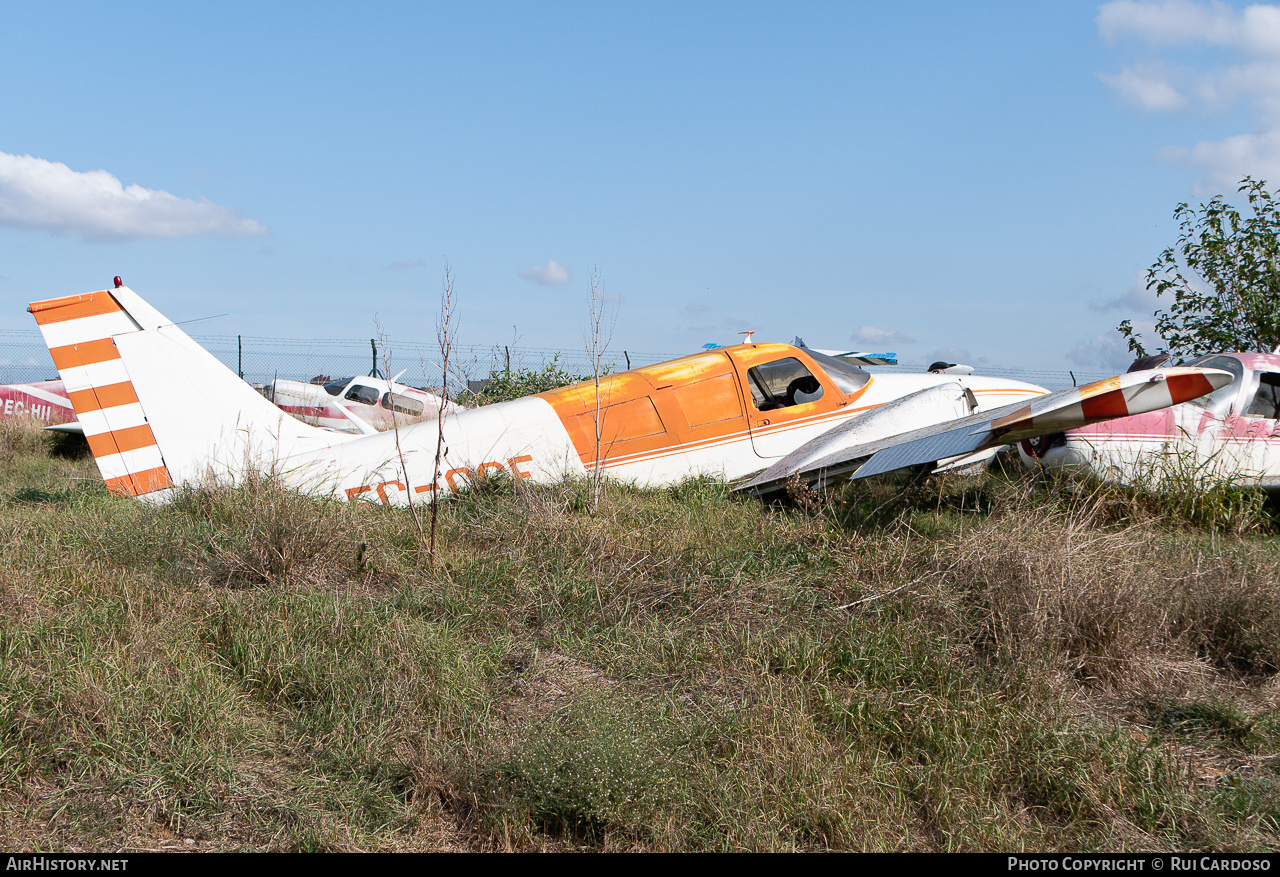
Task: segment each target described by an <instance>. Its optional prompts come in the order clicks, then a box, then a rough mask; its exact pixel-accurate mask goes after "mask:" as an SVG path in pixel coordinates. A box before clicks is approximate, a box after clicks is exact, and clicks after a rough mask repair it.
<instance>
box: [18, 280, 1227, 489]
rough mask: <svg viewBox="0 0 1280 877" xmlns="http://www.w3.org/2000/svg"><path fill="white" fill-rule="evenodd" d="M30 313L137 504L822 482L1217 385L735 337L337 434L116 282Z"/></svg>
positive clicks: (103, 460) (86, 424)
mask: <svg viewBox="0 0 1280 877" xmlns="http://www.w3.org/2000/svg"><path fill="white" fill-rule="evenodd" d="M30 311H31V313H32V315H33V316H34V317H35V319H36V322H37V323H38V324H39V325H40V329H41V331H42V333H43V335H44V338H45V342H46V343H47V344H48V346H49V351H50V353H51V354H52V355H53V361H54V364H55V365H56V366H57V368H58V371H59V373H60V374H61V376H62V380H63V381H64V382H65V384H66V389H67V391H68V395H69V396H70V398H71V404H72V406H73V407H74V408H75V412H76V417H77V418H78V420H79V423H80V425H81V426H82V427H83V430H84V434H85V437H86V438H87V439H88V442H89V447H90V449H91V450H92V452H93V456H94V458H95V460H96V461H97V464H98V468H99V470H100V471H101V472H102V477H103V479H104V480H105V481H106V483H107V486H108V487H109V488H110V489H111V490H112V491H114V492H116V493H121V494H126V495H130V496H135V497H139V498H142V499H145V500H149V501H161V500H164V499H166V498H167V497H168V496H169V495H170V494H171V493H172V491H173V490H174V489H175V488H178V487H181V486H183V485H188V484H201V483H207V482H208V481H209V480H210V479H212V480H213V481H216V482H219V483H230V484H234V483H236V482H238V481H240V480H241V479H243V478H244V477H245V475H246V474H248V473H249V472H251V471H253V470H259V471H269V472H272V473H274V474H275V475H276V476H277V477H279V478H280V479H281V480H282V481H283V482H284V483H286V484H287V485H289V486H290V487H293V488H295V489H297V490H300V491H302V492H305V493H309V494H314V495H329V496H335V497H338V498H342V499H347V500H368V501H377V502H382V503H386V504H390V505H402V504H405V503H408V502H412V501H428V500H430V499H432V498H433V497H435V496H436V495H437V494H443V493H448V492H450V491H454V490H457V489H459V488H460V487H462V486H464V485H465V484H467V483H474V482H475V481H477V480H478V479H482V478H486V477H490V476H493V475H496V474H498V473H505V474H506V475H507V476H508V477H511V478H515V479H529V480H531V481H538V482H549V481H556V480H560V479H563V478H565V477H572V476H574V475H582V474H585V473H587V472H590V471H596V470H599V471H603V472H605V473H607V474H608V475H610V476H612V477H615V478H618V479H620V480H624V481H629V482H633V483H636V484H640V485H650V486H656V485H663V484H671V483H675V482H678V481H681V480H684V479H687V478H690V477H694V476H700V475H711V476H714V477H718V478H722V479H726V480H736V479H740V478H743V477H744V476H748V475H752V474H753V473H757V472H760V471H761V470H765V471H764V472H763V473H762V474H761V475H759V476H758V477H756V478H755V479H753V480H751V481H750V482H748V483H746V484H744V485H742V488H741V489H746V490H750V491H753V492H756V493H761V494H764V493H768V492H770V491H772V490H778V489H780V488H781V486H782V485H783V484H784V483H785V482H786V480H787V479H789V478H791V477H793V476H797V475H798V476H800V477H802V478H804V479H805V480H807V481H809V482H820V483H823V482H826V481H827V480H830V479H832V478H835V477H844V476H846V475H848V474H851V473H852V474H853V475H854V477H863V476H865V475H867V474H872V473H874V472H883V471H889V470H891V469H895V468H899V467H903V466H912V465H919V464H923V463H931V462H936V461H942V462H943V464H944V465H946V464H948V463H956V462H968V461H971V460H974V459H980V455H990V454H991V453H994V449H995V448H996V447H998V446H999V445H1003V444H1006V443H1008V442H1013V441H1018V440H1020V439H1023V438H1027V437H1030V436H1036V435H1042V434H1044V433H1049V432H1057V431H1061V430H1064V429H1070V428H1073V427H1077V426H1083V425H1086V424H1090V423H1096V422H1098V421H1100V420H1105V419H1108V418H1112V417H1122V416H1126V415H1130V414H1136V413H1139V412H1143V411H1150V410H1154V409H1157V408H1162V407H1165V406H1168V405H1172V404H1176V403H1178V402H1182V401H1184V400H1186V399H1191V398H1195V397H1197V396H1201V395H1203V394H1205V393H1210V392H1212V391H1213V390H1214V389H1216V388H1218V387H1221V386H1224V385H1225V384H1226V383H1228V382H1229V381H1230V380H1231V375H1230V374H1228V373H1227V372H1223V371H1216V370H1213V369H1197V368H1181V369H1162V370H1159V371H1158V372H1155V371H1153V372H1149V373H1148V372H1135V373H1131V374H1127V375H1123V376H1120V377H1117V378H1112V379H1109V380H1107V381H1099V382H1097V383H1094V384H1090V385H1088V386H1085V387H1080V388H1078V389H1072V390H1064V391H1062V392H1059V393H1049V392H1048V391H1047V390H1045V389H1043V388H1041V387H1037V386H1034V385H1032V384H1025V383H1022V382H1020V381H1013V380H1007V379H1004V378H987V377H979V376H973V375H963V376H958V375H954V374H886V375H872V374H870V373H869V372H867V371H864V370H863V369H861V368H859V367H857V366H856V365H853V364H850V363H848V362H845V361H843V360H841V359H839V358H837V357H832V356H827V355H825V354H822V353H818V352H815V351H811V350H806V349H801V348H798V347H793V346H791V345H787V344H773V343H746V344H738V345H734V346H732V347H723V348H717V349H714V350H708V351H704V352H699V353H695V354H692V355H690V356H685V357H682V358H680V359H675V360H671V361H669V362H664V363H660V364H658V365H650V366H644V367H642V368H636V369H632V370H630V371H626V372H621V373H618V374H611V375H607V376H603V377H601V378H600V380H599V381H598V382H596V381H588V382H585V383H580V384H575V385H573V386H569V387H563V388H560V389H557V390H551V391H548V392H545V393H539V394H538V395H536V396H529V397H527V398H524V399H516V400H514V401H510V402H503V403H499V404H495V405H489V406H486V407H483V408H477V409H467V410H461V411H455V412H452V413H449V412H445V414H444V416H443V417H440V418H439V419H438V420H432V421H428V422H425V423H417V424H412V425H405V426H399V427H397V428H396V429H393V430H390V431H388V432H382V433H376V434H366V435H350V434H343V433H337V432H332V431H329V430H324V429H320V428H318V427H314V426H311V425H308V424H306V423H303V422H301V421H299V420H297V419H295V418H293V417H290V416H289V415H288V414H286V413H284V412H282V411H281V410H280V409H279V408H277V407H276V406H275V405H273V404H271V402H269V401H268V400H267V399H265V398H263V396H261V395H260V394H259V393H257V392H255V391H254V390H253V389H252V388H251V387H250V386H249V385H248V384H246V383H244V382H243V381H242V380H240V379H239V378H238V377H237V376H236V375H235V374H234V373H232V372H231V371H230V370H229V369H227V368H226V367H225V366H224V365H223V364H222V363H220V362H218V360H217V359H215V358H214V357H213V356H212V355H211V354H209V353H208V352H207V351H205V350H204V349H203V348H201V347H200V346H199V345H198V344H196V343H195V342H194V341H192V340H191V338H189V337H188V336H187V335H186V333H185V332H183V331H182V330H181V329H179V328H178V327H177V326H176V325H174V323H173V322H172V321H171V320H169V319H167V318H166V317H164V316H163V315H162V314H160V312H159V311H157V310H156V309H155V308H153V307H152V306H151V305H150V304H148V303H147V302H145V301H144V300H143V299H142V298H141V297H140V296H138V295H137V294H136V293H134V292H133V291H132V290H130V289H129V288H128V287H125V286H123V285H121V284H119V281H118V280H117V286H116V288H115V289H111V290H100V291H98V292H91V293H86V294H84V295H74V296H68V297H65V298H58V299H52V300H49V301H42V302H35V303H33V304H32V305H31V306H30ZM886 403H888V404H886ZM866 457H870V460H869V461H868V462H867V463H866V464H859V463H858V461H859V460H861V459H863V458H866ZM859 465H861V468H858V467H859Z"/></svg>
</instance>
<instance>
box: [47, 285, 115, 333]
mask: <svg viewBox="0 0 1280 877" xmlns="http://www.w3.org/2000/svg"><path fill="white" fill-rule="evenodd" d="M27 310H29V311H30V312H31V315H32V316H33V317H35V318H36V322H37V323H39V324H40V325H41V326H47V325H49V324H50V323H61V322H64V321H66V320H78V319H80V318H81V317H96V316H98V315H100V314H114V313H117V312H118V311H121V310H123V308H121V307H120V305H119V304H118V303H117V302H116V300H115V299H114V298H112V297H111V293H109V292H107V291H106V290H105V289H104V290H101V291H99V292H90V293H86V294H85V295H68V296H66V297H64V298H52V299H49V300H48V301H37V302H32V303H31V305H30V306H29V307H28V308H27Z"/></svg>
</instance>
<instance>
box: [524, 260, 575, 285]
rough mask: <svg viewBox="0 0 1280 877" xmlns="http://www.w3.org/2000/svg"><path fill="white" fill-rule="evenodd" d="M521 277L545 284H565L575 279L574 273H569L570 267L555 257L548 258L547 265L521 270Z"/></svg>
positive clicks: (531, 281)
mask: <svg viewBox="0 0 1280 877" xmlns="http://www.w3.org/2000/svg"><path fill="white" fill-rule="evenodd" d="M520 279H521V280H528V281H529V282H530V283H541V284H543V285H544V286H564V285H565V284H566V283H568V282H569V281H570V280H571V279H573V275H572V274H570V273H569V269H568V268H566V267H564V266H563V265H561V264H560V263H559V262H557V261H556V260H555V259H548V260H547V264H545V265H539V266H538V267H536V268H526V269H524V270H523V271H521V272H520Z"/></svg>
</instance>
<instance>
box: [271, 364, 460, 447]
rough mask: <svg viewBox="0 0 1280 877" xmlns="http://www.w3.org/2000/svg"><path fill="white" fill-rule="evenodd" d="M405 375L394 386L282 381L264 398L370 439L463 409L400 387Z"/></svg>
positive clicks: (374, 381)
mask: <svg viewBox="0 0 1280 877" xmlns="http://www.w3.org/2000/svg"><path fill="white" fill-rule="evenodd" d="M402 374H404V372H401V373H400V375H402ZM400 375H396V376H395V377H394V378H392V379H391V380H390V381H388V380H385V379H384V378H375V377H364V376H356V377H353V378H339V379H338V380H336V381H327V382H326V383H324V384H322V385H321V384H309V383H305V382H303V381H289V380H285V379H284V378H276V379H275V380H274V381H272V382H271V383H269V384H267V385H266V386H265V387H263V389H262V395H264V396H266V397H267V398H268V399H270V400H271V401H272V402H274V403H276V405H277V406H278V407H279V408H280V410H282V411H285V412H287V413H289V414H292V415H293V416H294V417H296V418H298V419H299V420H301V421H303V422H304V423H310V424H312V425H314V426H321V427H324V428H326V429H332V430H336V431H337V432H351V433H361V434H366V435H367V434H369V433H373V432H381V431H383V430H388V429H395V428H396V427H398V426H408V425H409V424H410V423H417V422H419V421H423V420H432V419H434V418H436V417H440V416H442V415H448V414H456V413H457V412H459V411H461V410H462V406H460V405H456V404H454V403H453V402H450V401H448V400H446V399H442V398H440V397H439V396H437V395H435V394H434V393H428V392H427V391H425V390H419V389H417V388H416V387H409V386H405V385H404V384H398V383H396V380H397V379H398V378H399V377H400Z"/></svg>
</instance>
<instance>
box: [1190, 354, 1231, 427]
mask: <svg viewBox="0 0 1280 877" xmlns="http://www.w3.org/2000/svg"><path fill="white" fill-rule="evenodd" d="M1188 365H1194V366H1199V367H1200V368H1220V369H1222V370H1223V371H1228V372H1231V375H1232V378H1231V383H1229V384H1227V385H1226V386H1225V387H1219V388H1218V389H1216V390H1214V391H1213V392H1212V393H1210V394H1209V395H1207V396H1201V397H1200V398H1198V399H1192V400H1191V404H1192V405H1197V406H1199V407H1201V408H1207V409H1208V410H1209V411H1211V412H1212V413H1213V414H1215V415H1217V416H1218V417H1226V416H1227V415H1228V414H1229V413H1230V412H1231V403H1232V402H1234V401H1235V400H1236V396H1237V395H1238V394H1239V392H1240V381H1242V380H1243V379H1244V366H1243V365H1241V363H1240V360H1238V359H1233V358H1232V357H1230V356H1202V357H1200V358H1199V359H1197V360H1195V361H1193V362H1190V363H1188Z"/></svg>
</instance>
